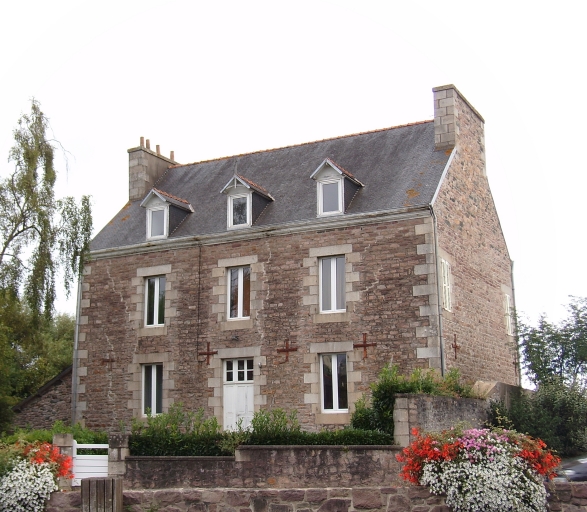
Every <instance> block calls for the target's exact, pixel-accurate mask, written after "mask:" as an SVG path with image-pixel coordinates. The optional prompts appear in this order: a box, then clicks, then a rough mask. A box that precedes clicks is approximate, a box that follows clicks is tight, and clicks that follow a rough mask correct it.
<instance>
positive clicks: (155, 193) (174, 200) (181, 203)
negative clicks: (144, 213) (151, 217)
mask: <svg viewBox="0 0 587 512" xmlns="http://www.w3.org/2000/svg"><path fill="white" fill-rule="evenodd" d="M153 197H158V198H159V199H160V200H161V201H164V202H166V203H169V204H171V205H173V206H177V207H178V208H181V209H182V210H185V211H188V212H190V213H193V212H194V208H193V207H192V205H191V204H190V203H189V201H187V200H186V199H182V198H181V197H177V196H174V195H173V194H170V193H169V192H164V191H163V190H159V189H157V188H152V189H151V190H150V191H149V193H148V194H147V195H146V196H145V198H144V199H143V200H142V201H141V207H143V208H146V207H147V206H148V204H149V202H150V201H151V200H152V198H153Z"/></svg>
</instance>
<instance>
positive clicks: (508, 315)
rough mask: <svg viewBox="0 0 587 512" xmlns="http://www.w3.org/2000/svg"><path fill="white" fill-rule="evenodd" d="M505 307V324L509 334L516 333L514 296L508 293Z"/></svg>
mask: <svg viewBox="0 0 587 512" xmlns="http://www.w3.org/2000/svg"><path fill="white" fill-rule="evenodd" d="M503 302H504V307H505V325H506V331H507V333H508V335H509V336H513V335H514V334H515V320H514V307H513V304H512V298H511V297H510V296H509V295H508V294H507V293H506V294H505V295H504V301H503Z"/></svg>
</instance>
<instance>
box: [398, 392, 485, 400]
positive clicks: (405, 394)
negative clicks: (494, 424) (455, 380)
mask: <svg viewBox="0 0 587 512" xmlns="http://www.w3.org/2000/svg"><path fill="white" fill-rule="evenodd" d="M394 395H395V396H396V397H400V398H412V397H421V396H429V397H432V398H434V399H439V398H448V399H451V400H480V401H483V402H484V401H486V400H487V399H486V398H475V397H464V396H449V395H446V396H445V395H432V394H430V393H394Z"/></svg>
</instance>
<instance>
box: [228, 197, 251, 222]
mask: <svg viewBox="0 0 587 512" xmlns="http://www.w3.org/2000/svg"><path fill="white" fill-rule="evenodd" d="M250 197H251V196H250V194H247V195H241V196H229V197H228V227H229V228H238V227H245V226H250V225H251V208H250Z"/></svg>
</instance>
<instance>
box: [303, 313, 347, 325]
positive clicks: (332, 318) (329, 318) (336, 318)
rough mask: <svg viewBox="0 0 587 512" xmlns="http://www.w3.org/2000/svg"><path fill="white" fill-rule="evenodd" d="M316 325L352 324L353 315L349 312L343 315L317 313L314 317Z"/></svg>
mask: <svg viewBox="0 0 587 512" xmlns="http://www.w3.org/2000/svg"><path fill="white" fill-rule="evenodd" d="M312 321H313V322H314V323H315V324H329V323H334V322H350V321H351V314H350V313H349V312H348V311H345V312H341V313H317V314H315V315H313V316H312Z"/></svg>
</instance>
